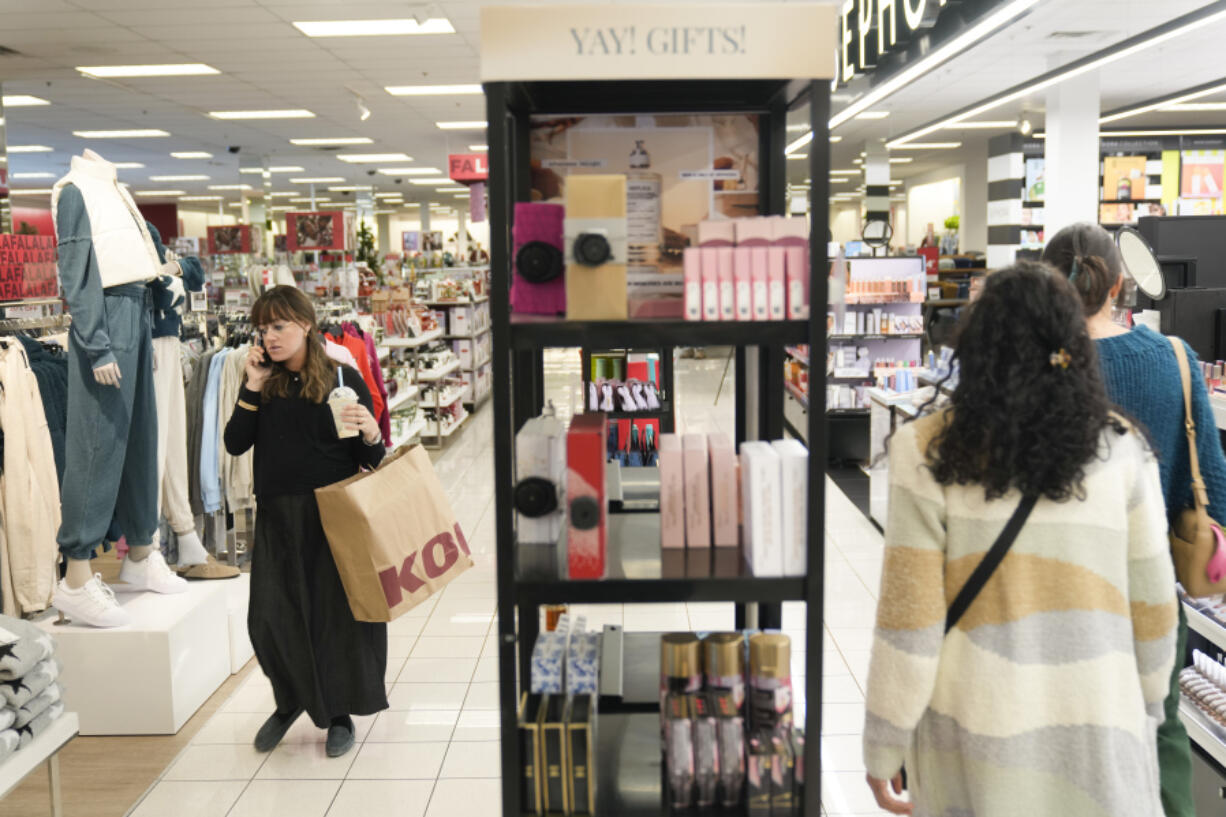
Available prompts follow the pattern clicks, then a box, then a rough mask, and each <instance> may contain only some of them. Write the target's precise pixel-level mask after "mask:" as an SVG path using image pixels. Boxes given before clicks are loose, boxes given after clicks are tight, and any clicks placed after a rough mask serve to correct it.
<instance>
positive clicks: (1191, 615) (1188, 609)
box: [1183, 602, 1226, 651]
mask: <svg viewBox="0 0 1226 817" xmlns="http://www.w3.org/2000/svg"><path fill="white" fill-rule="evenodd" d="M1183 611H1184V613H1186V614H1187V616H1188V629H1189V630H1192V631H1194V632H1197V633H1199V634H1200V635H1202V636H1204V637H1205V638H1207V639H1209V641H1211V642H1212V643H1213V644H1214V646H1216V647H1217V648H1218V649H1219V650H1223V651H1226V627H1223V626H1222V625H1221V624H1218V623H1217V621H1215V620H1214V619H1212V618H1210V617H1209V616H1207V615H1205V614H1204V613H1202V612H1201V611H1200V610H1194V609H1192V606H1191V605H1189V604H1188V603H1187V602H1183Z"/></svg>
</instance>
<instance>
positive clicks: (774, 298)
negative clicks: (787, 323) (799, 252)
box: [766, 247, 787, 321]
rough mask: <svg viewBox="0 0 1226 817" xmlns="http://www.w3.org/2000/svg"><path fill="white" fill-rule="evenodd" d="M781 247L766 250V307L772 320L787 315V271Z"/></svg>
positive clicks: (781, 318) (779, 319)
mask: <svg viewBox="0 0 1226 817" xmlns="http://www.w3.org/2000/svg"><path fill="white" fill-rule="evenodd" d="M786 257H787V256H786V254H785V253H784V249H783V247H769V248H768V249H767V251H766V279H767V309H768V312H767V314H768V316H769V318H770V320H772V321H781V320H783V319H784V318H785V317H787V273H786V271H785V267H786V264H785V258H786Z"/></svg>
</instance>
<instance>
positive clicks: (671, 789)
mask: <svg viewBox="0 0 1226 817" xmlns="http://www.w3.org/2000/svg"><path fill="white" fill-rule="evenodd" d="M663 715H664V769H665V779H666V780H667V785H668V791H667V798H668V804H669V805H670V806H672V807H673V808H674V809H688V808H690V807H691V806H692V805H693V804H694V731H693V720H692V718H691V709H690V696H688V695H669V696H667V697H666V698H665V699H664V709H663Z"/></svg>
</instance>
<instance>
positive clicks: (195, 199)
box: [179, 196, 221, 201]
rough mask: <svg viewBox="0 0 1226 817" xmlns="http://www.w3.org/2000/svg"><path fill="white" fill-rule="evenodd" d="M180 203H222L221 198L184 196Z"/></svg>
mask: <svg viewBox="0 0 1226 817" xmlns="http://www.w3.org/2000/svg"><path fill="white" fill-rule="evenodd" d="M179 201H221V196H183V197H182V198H180V199H179Z"/></svg>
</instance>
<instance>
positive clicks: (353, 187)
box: [328, 184, 374, 193]
mask: <svg viewBox="0 0 1226 817" xmlns="http://www.w3.org/2000/svg"><path fill="white" fill-rule="evenodd" d="M373 189H374V188H373V187H372V186H371V185H369V184H344V185H338V186H337V187H329V188H328V192H330V193H356V192H360V191H363V190H373Z"/></svg>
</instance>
